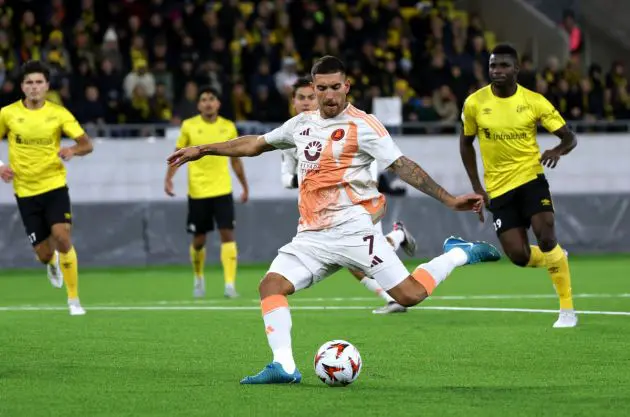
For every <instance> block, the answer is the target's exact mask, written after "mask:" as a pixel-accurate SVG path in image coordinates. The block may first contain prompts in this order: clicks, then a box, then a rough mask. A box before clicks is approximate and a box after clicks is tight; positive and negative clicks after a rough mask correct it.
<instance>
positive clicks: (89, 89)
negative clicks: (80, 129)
mask: <svg viewBox="0 0 630 417" xmlns="http://www.w3.org/2000/svg"><path fill="white" fill-rule="evenodd" d="M105 113H106V111H105V106H104V105H103V103H102V101H101V98H100V95H99V90H98V87H97V86H95V85H87V86H86V88H85V92H84V95H83V98H82V99H81V100H80V101H79V105H78V106H77V107H76V109H75V110H74V114H75V116H76V118H77V120H78V121H79V123H81V124H82V125H86V124H103V123H105Z"/></svg>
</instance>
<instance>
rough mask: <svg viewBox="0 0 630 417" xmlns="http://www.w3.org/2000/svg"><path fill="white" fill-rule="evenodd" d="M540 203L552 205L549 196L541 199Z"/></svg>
mask: <svg viewBox="0 0 630 417" xmlns="http://www.w3.org/2000/svg"><path fill="white" fill-rule="evenodd" d="M540 204H542V205H543V206H550V205H551V200H549V199H548V198H543V199H542V200H540Z"/></svg>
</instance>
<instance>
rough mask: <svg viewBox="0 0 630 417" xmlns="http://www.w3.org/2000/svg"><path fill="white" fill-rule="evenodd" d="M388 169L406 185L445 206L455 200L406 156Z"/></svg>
mask: <svg viewBox="0 0 630 417" xmlns="http://www.w3.org/2000/svg"><path fill="white" fill-rule="evenodd" d="M389 169H390V170H392V171H394V172H395V173H396V174H397V175H398V176H399V177H400V179H401V180H403V181H404V182H406V183H407V184H409V185H411V186H412V187H414V188H415V189H417V190H419V191H422V192H423V193H425V194H426V195H428V196H431V197H433V198H435V199H436V200H438V201H439V202H441V203H443V204H446V205H447V206H449V203H452V202H453V200H454V199H455V197H453V196H452V195H450V194H449V192H448V191H446V190H445V189H444V188H442V187H441V186H440V184H438V183H437V182H435V181H434V180H433V178H431V176H429V174H427V172H426V171H425V170H424V169H422V168H420V166H419V165H418V164H416V163H415V162H413V161H412V160H411V159H409V158H407V157H406V156H401V157H400V158H398V159H397V160H395V161H394V163H393V164H392V165H391V166H390V167H389Z"/></svg>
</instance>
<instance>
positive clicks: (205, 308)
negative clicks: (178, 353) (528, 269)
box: [0, 306, 630, 316]
mask: <svg viewBox="0 0 630 417" xmlns="http://www.w3.org/2000/svg"><path fill="white" fill-rule="evenodd" d="M372 308H373V307H369V306H295V307H291V310H309V311H324V310H369V309H372ZM413 308H414V309H417V310H437V311H482V312H499V313H547V314H558V310H545V309H534V308H494V307H449V306H442V307H440V306H426V307H423V306H420V307H413ZM65 310H67V308H66V307H61V306H60V307H53V306H40V307H38V306H15V307H0V311H5V312H9V311H13V312H15V311H65ZM87 310H89V311H208V310H210V311H258V310H260V308H259V307H253V306H251V307H250V306H94V307H89V306H88V307H87ZM576 313H577V314H588V315H601V316H630V311H590V310H583V311H576Z"/></svg>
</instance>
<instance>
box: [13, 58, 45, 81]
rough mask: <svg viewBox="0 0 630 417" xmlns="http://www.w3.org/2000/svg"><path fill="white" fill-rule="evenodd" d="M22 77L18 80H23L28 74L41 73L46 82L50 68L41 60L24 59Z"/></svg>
mask: <svg viewBox="0 0 630 417" xmlns="http://www.w3.org/2000/svg"><path fill="white" fill-rule="evenodd" d="M21 71H22V79H21V81H20V82H24V80H25V79H26V76H27V75H30V74H43V75H44V78H45V79H46V82H50V70H49V69H48V67H47V66H46V65H44V63H43V62H42V61H26V62H25V63H24V64H22V68H21Z"/></svg>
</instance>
